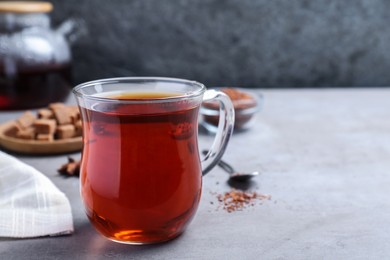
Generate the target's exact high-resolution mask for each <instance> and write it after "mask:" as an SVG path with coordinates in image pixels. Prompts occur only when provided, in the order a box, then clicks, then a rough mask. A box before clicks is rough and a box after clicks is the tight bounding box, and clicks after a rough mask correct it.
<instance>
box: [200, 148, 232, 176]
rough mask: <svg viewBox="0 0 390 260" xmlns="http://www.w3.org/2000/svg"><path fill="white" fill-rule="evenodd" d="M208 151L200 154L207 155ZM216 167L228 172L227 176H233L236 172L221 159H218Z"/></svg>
mask: <svg viewBox="0 0 390 260" xmlns="http://www.w3.org/2000/svg"><path fill="white" fill-rule="evenodd" d="M207 152H208V151H206V150H204V151H203V152H202V153H203V154H204V155H206V154H207ZM218 166H219V167H221V168H222V169H224V170H225V171H226V172H228V173H229V174H233V173H235V172H236V171H235V170H234V169H233V167H232V166H230V164H228V163H227V162H225V161H223V160H222V159H220V160H219V161H218Z"/></svg>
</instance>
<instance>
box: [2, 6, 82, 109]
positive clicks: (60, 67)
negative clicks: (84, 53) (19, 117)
mask: <svg viewBox="0 0 390 260" xmlns="http://www.w3.org/2000/svg"><path fill="white" fill-rule="evenodd" d="M52 9H53V6H52V4H51V3H48V2H14V1H12V2H11V1H10V2H5V1H2V2H0V110H12V109H26V108H38V107H44V106H46V105H48V104H49V103H52V102H58V101H63V100H64V99H65V98H66V97H67V96H68V94H69V92H70V90H71V88H72V83H71V59H72V58H71V50H70V46H69V45H70V43H72V42H74V41H75V40H76V38H77V36H78V35H80V31H81V30H82V29H80V28H83V26H81V27H80V26H76V25H78V24H77V22H76V21H75V20H68V21H66V22H64V23H63V24H61V25H60V26H59V27H58V28H57V29H52V28H51V19H50V17H49V13H50V12H51V11H52ZM84 29H85V27H84Z"/></svg>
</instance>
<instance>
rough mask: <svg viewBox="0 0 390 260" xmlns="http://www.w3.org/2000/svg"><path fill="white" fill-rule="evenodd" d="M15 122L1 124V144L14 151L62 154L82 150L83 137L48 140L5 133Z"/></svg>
mask: <svg viewBox="0 0 390 260" xmlns="http://www.w3.org/2000/svg"><path fill="white" fill-rule="evenodd" d="M13 124H14V121H8V122H6V123H3V124H0V146H1V147H3V148H4V149H6V150H9V151H12V152H17V153H24V154H61V153H70V152H77V151H81V148H82V146H83V142H82V138H81V137H75V138H68V139H62V140H54V141H51V142H48V141H37V140H24V139H19V138H14V137H10V136H7V135H5V133H6V132H7V131H8V130H9V129H10V128H11V127H12V126H13Z"/></svg>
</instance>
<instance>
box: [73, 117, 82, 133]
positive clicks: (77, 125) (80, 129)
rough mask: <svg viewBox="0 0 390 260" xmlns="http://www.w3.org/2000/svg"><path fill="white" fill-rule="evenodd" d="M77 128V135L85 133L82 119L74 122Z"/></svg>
mask: <svg viewBox="0 0 390 260" xmlns="http://www.w3.org/2000/svg"><path fill="white" fill-rule="evenodd" d="M74 126H75V128H76V133H75V136H82V135H83V124H82V123H81V120H78V121H77V122H76V123H75V124H74Z"/></svg>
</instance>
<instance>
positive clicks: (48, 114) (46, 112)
mask: <svg viewBox="0 0 390 260" xmlns="http://www.w3.org/2000/svg"><path fill="white" fill-rule="evenodd" d="M38 118H45V119H51V118H54V114H53V111H51V110H50V109H47V108H43V109H39V110H38Z"/></svg>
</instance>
